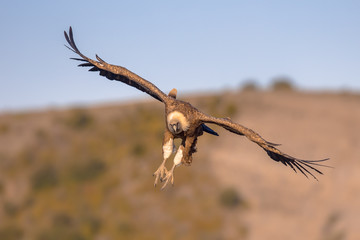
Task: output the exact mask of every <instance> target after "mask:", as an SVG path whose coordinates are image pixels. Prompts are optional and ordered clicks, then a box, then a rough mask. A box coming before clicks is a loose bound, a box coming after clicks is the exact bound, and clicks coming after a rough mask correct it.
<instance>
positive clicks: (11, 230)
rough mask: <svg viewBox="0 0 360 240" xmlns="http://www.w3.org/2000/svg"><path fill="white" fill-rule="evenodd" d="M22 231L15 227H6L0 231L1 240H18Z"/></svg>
mask: <svg viewBox="0 0 360 240" xmlns="http://www.w3.org/2000/svg"><path fill="white" fill-rule="evenodd" d="M23 234H24V233H23V230H22V229H20V228H19V227H17V226H8V227H3V228H1V229H0V239H1V240H18V239H21V237H22V236H23Z"/></svg>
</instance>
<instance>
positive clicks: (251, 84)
mask: <svg viewBox="0 0 360 240" xmlns="http://www.w3.org/2000/svg"><path fill="white" fill-rule="evenodd" d="M258 89H259V86H258V84H257V83H256V81H255V80H247V81H245V83H244V84H242V87H241V90H242V91H249V92H250V91H257V90H258Z"/></svg>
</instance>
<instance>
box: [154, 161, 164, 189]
mask: <svg viewBox="0 0 360 240" xmlns="http://www.w3.org/2000/svg"><path fill="white" fill-rule="evenodd" d="M167 174H168V170H167V169H166V167H165V164H164V163H163V164H161V165H160V167H159V168H158V169H157V170H156V171H155V172H154V174H153V176H155V182H154V187H156V184H157V183H158V182H159V180H160V182H163V181H164V177H165V178H166V176H167Z"/></svg>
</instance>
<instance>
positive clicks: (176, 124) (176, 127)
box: [171, 123, 180, 133]
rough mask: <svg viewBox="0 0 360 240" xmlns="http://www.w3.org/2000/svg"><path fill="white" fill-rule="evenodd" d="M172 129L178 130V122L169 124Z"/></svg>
mask: <svg viewBox="0 0 360 240" xmlns="http://www.w3.org/2000/svg"><path fill="white" fill-rule="evenodd" d="M171 127H172V129H173V130H174V132H176V133H177V132H178V131H179V129H180V127H179V123H175V124H171Z"/></svg>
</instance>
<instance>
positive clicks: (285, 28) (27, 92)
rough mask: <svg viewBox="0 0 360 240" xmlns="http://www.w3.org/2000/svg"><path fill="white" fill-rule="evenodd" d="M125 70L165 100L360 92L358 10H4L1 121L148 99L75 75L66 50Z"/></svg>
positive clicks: (178, 5) (281, 6)
mask: <svg viewBox="0 0 360 240" xmlns="http://www.w3.org/2000/svg"><path fill="white" fill-rule="evenodd" d="M70 25H71V26H72V27H73V30H74V36H75V41H76V42H77V44H78V47H79V48H80V50H81V51H82V52H83V53H85V54H86V55H88V56H89V57H94V55H95V53H97V54H99V56H100V57H102V58H103V59H104V60H106V61H108V62H109V63H113V64H116V65H122V66H124V67H126V68H128V69H130V70H132V71H133V72H135V73H137V74H139V75H140V76H142V77H144V78H145V79H147V80H149V81H151V82H153V83H154V84H156V85H157V86H158V87H159V88H160V89H162V90H163V91H165V92H167V91H169V90H171V89H172V88H173V87H176V88H177V89H178V91H179V95H181V94H183V93H189V92H197V91H202V92H203V91H217V90H222V89H224V88H238V87H239V86H240V84H241V83H242V82H243V81H245V80H247V79H255V80H256V81H257V82H258V83H259V84H260V85H261V86H268V85H269V84H270V83H271V80H272V79H273V78H274V77H278V76H288V77H290V78H291V79H293V80H294V81H295V83H296V84H297V85H298V86H299V87H300V88H303V89H309V90H312V89H315V90H323V89H326V90H339V89H350V90H355V91H360V1H320V0H319V1H250V0H249V1H136V0H135V1H92V0H88V1H56V2H55V1H6V2H3V3H2V5H1V9H0V27H1V28H0V29H1V31H2V33H1V38H0V43H1V44H0V55H1V58H0V63H1V76H0V89H1V92H0V111H4V110H22V109H33V108H39V107H40V108H44V107H45V108H47V107H58V106H68V105H72V104H90V103H98V102H107V101H128V100H132V99H145V98H147V96H146V95H145V94H144V93H142V92H139V91H137V90H136V89H134V88H131V87H128V86H126V85H124V84H122V83H119V82H112V81H108V80H106V79H105V78H103V77H100V76H98V75H97V74H96V73H91V72H87V71H86V70H85V69H83V68H78V67H76V65H77V63H76V62H75V61H72V60H69V58H70V57H75V55H74V54H73V53H72V52H70V51H69V50H68V49H66V48H65V47H64V44H65V39H64V36H63V31H64V30H68V27H69V26H70Z"/></svg>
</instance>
